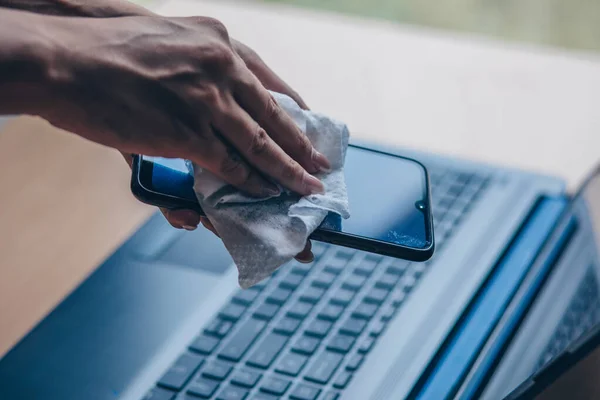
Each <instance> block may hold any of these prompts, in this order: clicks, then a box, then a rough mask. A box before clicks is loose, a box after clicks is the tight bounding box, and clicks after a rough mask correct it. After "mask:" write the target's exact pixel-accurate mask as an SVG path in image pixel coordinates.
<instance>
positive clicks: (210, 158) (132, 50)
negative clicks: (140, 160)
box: [41, 17, 330, 196]
mask: <svg viewBox="0 0 600 400" xmlns="http://www.w3.org/2000/svg"><path fill="white" fill-rule="evenodd" d="M62 20H64V21H63V23H64V26H62V30H60V29H58V30H56V29H55V30H53V33H54V34H55V36H54V37H55V38H56V42H57V43H61V44H62V45H63V46H64V47H63V48H62V50H63V51H62V52H61V57H57V58H59V59H60V60H61V63H58V62H57V63H56V64H54V65H52V68H53V70H52V72H51V75H52V78H53V81H52V87H53V91H52V93H53V94H54V95H55V97H54V98H53V100H54V101H53V102H52V104H51V105H50V106H48V107H46V109H44V110H42V112H41V114H42V116H44V117H45V118H46V119H48V120H49V121H50V122H51V123H53V124H54V125H57V126H59V127H60V128H64V129H67V130H69V131H72V132H75V133H77V134H79V135H81V136H83V137H86V138H88V139H91V140H93V141H96V142H98V143H102V144H105V145H108V146H111V147H114V148H117V149H119V150H120V151H122V152H125V153H139V154H146V155H150V156H163V157H178V158H186V159H189V160H191V161H193V162H195V163H196V164H198V165H200V166H201V167H203V168H206V169H207V170H210V171H211V172H213V173H214V174H215V175H217V176H219V177H220V178H221V179H223V180H225V181H227V182H229V183H230V184H232V185H234V186H236V187H238V188H239V189H241V190H243V191H245V192H247V193H250V194H254V195H258V196H264V195H272V194H274V193H277V192H278V189H277V186H276V185H274V184H273V181H275V182H277V183H279V184H281V185H282V186H284V187H286V188H288V189H290V190H292V191H294V192H297V193H299V194H302V195H308V194H313V193H319V192H322V190H323V185H322V183H321V182H320V181H319V180H318V179H317V178H315V177H314V176H312V175H310V174H311V173H316V172H318V171H322V170H326V169H328V168H329V167H330V166H329V163H328V161H327V160H326V158H325V157H324V156H323V155H321V154H320V153H318V152H317V151H316V150H315V149H314V148H313V147H312V145H311V143H310V141H309V140H308V139H307V137H306V136H305V135H304V134H303V133H302V132H301V131H300V129H299V128H298V127H297V126H296V125H295V123H294V122H293V120H292V119H291V118H290V117H289V116H288V115H287V113H285V112H284V111H283V110H282V109H281V108H280V107H279V106H278V105H277V103H276V102H275V100H274V99H273V97H272V96H271V95H270V94H269V93H268V91H267V90H266V89H265V88H264V87H263V85H262V84H261V82H260V81H259V80H258V78H257V77H256V76H255V75H254V74H253V73H252V72H251V71H250V69H249V68H248V67H247V66H246V63H245V62H244V60H243V59H242V58H241V57H240V56H239V55H238V54H237V53H236V52H235V50H234V49H233V46H232V44H231V42H230V41H229V37H228V35H227V31H226V30H225V28H224V27H223V26H222V25H221V24H220V23H219V22H217V21H215V20H213V19H209V18H201V17H197V18H162V17H127V18H106V19H81V18H62ZM67 20H68V22H65V21H67ZM73 32H83V33H82V34H81V35H79V34H78V35H73V34H72V33H73ZM165 60H168V62H165Z"/></svg>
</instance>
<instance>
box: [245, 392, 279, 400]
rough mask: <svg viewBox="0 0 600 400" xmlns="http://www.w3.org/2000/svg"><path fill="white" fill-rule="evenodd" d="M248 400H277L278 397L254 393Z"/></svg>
mask: <svg viewBox="0 0 600 400" xmlns="http://www.w3.org/2000/svg"><path fill="white" fill-rule="evenodd" d="M250 400H279V397H277V396H273V395H270V394H266V393H256V394H255V395H254V396H252V399H250Z"/></svg>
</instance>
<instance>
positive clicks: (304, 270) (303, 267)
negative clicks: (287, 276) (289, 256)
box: [291, 261, 312, 276]
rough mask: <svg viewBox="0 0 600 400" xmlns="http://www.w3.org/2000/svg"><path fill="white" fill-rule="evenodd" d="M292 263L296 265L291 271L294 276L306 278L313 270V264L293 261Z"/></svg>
mask: <svg viewBox="0 0 600 400" xmlns="http://www.w3.org/2000/svg"><path fill="white" fill-rule="evenodd" d="M292 263H293V265H294V266H293V267H292V271H291V273H292V274H296V275H302V276H306V275H308V274H309V272H310V271H311V270H312V264H302V263H300V262H298V261H292Z"/></svg>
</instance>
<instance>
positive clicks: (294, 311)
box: [286, 301, 313, 319]
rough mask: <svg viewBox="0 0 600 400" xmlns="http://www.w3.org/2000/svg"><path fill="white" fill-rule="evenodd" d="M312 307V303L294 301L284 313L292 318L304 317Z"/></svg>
mask: <svg viewBox="0 0 600 400" xmlns="http://www.w3.org/2000/svg"><path fill="white" fill-rule="evenodd" d="M312 308H313V306H312V304H310V303H304V302H301V301H300V302H297V303H294V304H293V305H292V307H291V308H290V309H289V310H288V312H287V313H286V314H287V315H289V316H290V317H292V318H297V319H304V318H306V316H307V315H308V314H309V313H310V310H312Z"/></svg>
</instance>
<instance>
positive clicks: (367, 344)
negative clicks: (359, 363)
mask: <svg viewBox="0 0 600 400" xmlns="http://www.w3.org/2000/svg"><path fill="white" fill-rule="evenodd" d="M374 344H375V339H374V338H372V337H367V338H364V339H361V341H360V344H359V345H358V352H359V353H360V354H367V353H368V352H369V351H371V349H372V348H373V345H374Z"/></svg>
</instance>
